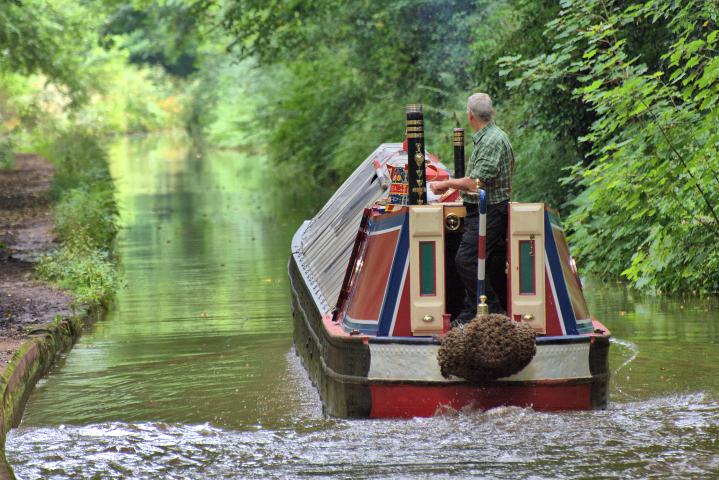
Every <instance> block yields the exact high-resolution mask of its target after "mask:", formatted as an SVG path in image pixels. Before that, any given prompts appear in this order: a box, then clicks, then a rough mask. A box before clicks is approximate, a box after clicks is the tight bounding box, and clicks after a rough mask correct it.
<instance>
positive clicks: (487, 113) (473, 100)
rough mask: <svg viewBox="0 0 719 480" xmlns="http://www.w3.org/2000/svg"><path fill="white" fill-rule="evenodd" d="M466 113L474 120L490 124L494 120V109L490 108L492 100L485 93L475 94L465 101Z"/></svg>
mask: <svg viewBox="0 0 719 480" xmlns="http://www.w3.org/2000/svg"><path fill="white" fill-rule="evenodd" d="M467 111H468V112H470V113H471V114H472V116H473V117H474V118H477V119H479V120H482V121H483V122H491V121H492V118H494V107H493V106H492V98H491V97H490V96H489V95H487V94H486V93H475V94H473V95H470V97H469V98H468V99H467Z"/></svg>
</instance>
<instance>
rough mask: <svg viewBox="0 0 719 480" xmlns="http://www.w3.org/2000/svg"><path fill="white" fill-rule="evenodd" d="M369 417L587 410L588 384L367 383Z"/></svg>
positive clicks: (589, 400) (588, 407) (590, 406)
mask: <svg viewBox="0 0 719 480" xmlns="http://www.w3.org/2000/svg"><path fill="white" fill-rule="evenodd" d="M369 388H370V392H371V395H372V410H371V412H370V417H372V418H412V417H431V416H434V415H436V414H437V413H441V412H442V411H443V410H445V409H447V408H451V409H455V410H457V409H460V408H462V407H465V406H471V408H478V409H482V410H486V409H489V408H494V407H500V406H508V405H511V406H517V407H531V408H533V409H534V410H539V411H560V410H590V409H591V408H592V402H591V384H590V383H581V384H566V383H548V384H539V385H537V384H534V385H517V386H492V387H471V386H469V385H445V386H430V385H370V387H369Z"/></svg>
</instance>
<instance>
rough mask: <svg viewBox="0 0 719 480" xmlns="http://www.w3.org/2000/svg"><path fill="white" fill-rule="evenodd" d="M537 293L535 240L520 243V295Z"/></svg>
mask: <svg viewBox="0 0 719 480" xmlns="http://www.w3.org/2000/svg"><path fill="white" fill-rule="evenodd" d="M536 293H537V288H536V278H535V271H534V240H520V241H519V294H520V295H534V294H536Z"/></svg>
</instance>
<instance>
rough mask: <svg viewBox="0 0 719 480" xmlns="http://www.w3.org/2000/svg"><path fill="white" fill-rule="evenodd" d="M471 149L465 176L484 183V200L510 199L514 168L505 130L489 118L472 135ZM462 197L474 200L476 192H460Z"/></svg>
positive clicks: (477, 199) (471, 201)
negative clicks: (472, 146)
mask: <svg viewBox="0 0 719 480" xmlns="http://www.w3.org/2000/svg"><path fill="white" fill-rule="evenodd" d="M472 141H473V142H474V151H473V152H472V157H471V158H470V159H469V164H468V165H467V176H468V177H472V178H474V179H475V180H476V179H480V180H481V181H482V183H484V190H485V191H486V192H487V204H489V205H492V204H495V203H499V202H503V201H505V200H509V194H510V192H511V190H512V173H513V172H514V152H513V151H512V144H511V143H509V138H507V134H506V133H504V132H503V131H502V130H501V129H500V128H499V127H498V126H496V125H495V124H494V122H491V123H489V124H487V125H486V126H485V127H484V128H482V129H481V130H479V131H478V132H474V134H473V135H472ZM462 199H463V200H464V201H465V202H468V203H477V202H478V201H479V198H478V197H477V196H476V195H468V194H466V193H464V192H462Z"/></svg>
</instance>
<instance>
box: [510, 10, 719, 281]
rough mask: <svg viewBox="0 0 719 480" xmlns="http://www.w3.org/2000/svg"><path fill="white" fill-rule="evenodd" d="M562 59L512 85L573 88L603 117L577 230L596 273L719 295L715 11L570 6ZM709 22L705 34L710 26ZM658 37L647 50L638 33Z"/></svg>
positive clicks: (579, 175)
mask: <svg viewBox="0 0 719 480" xmlns="http://www.w3.org/2000/svg"><path fill="white" fill-rule="evenodd" d="M562 8H563V10H562V11H561V12H560V14H559V16H558V17H557V18H556V19H555V20H553V21H551V22H550V23H548V25H547V27H548V28H547V35H548V36H549V37H550V38H551V39H552V40H553V41H554V42H555V43H554V45H553V47H552V50H551V53H547V54H542V55H539V56H537V57H534V58H532V59H528V60H519V61H518V59H511V58H510V59H505V60H504V63H505V66H506V67H507V68H513V67H514V68H516V70H517V71H521V72H522V73H521V75H520V76H518V77H517V78H516V79H515V80H513V81H512V82H510V83H512V84H513V85H515V86H520V85H521V86H523V87H524V88H529V89H530V90H537V91H541V90H542V89H543V88H544V86H545V85H546V84H554V85H564V86H565V88H568V89H569V88H570V87H571V88H572V90H571V92H572V94H573V95H574V96H575V98H578V99H581V101H582V102H584V104H585V105H586V106H587V109H588V110H590V111H591V112H592V114H593V117H594V120H593V122H592V123H591V125H590V127H589V129H588V131H587V133H586V135H584V136H583V137H582V138H581V140H582V141H584V142H585V143H586V144H587V145H588V146H589V155H588V160H589V162H585V163H579V164H577V165H576V166H575V168H574V170H573V172H572V176H571V179H574V180H576V181H578V183H579V185H580V186H581V187H582V188H583V189H584V191H583V192H582V193H581V195H579V196H578V197H577V199H576V201H575V205H576V209H575V210H574V212H573V213H572V215H571V216H570V217H569V219H568V223H569V225H570V227H571V228H572V229H573V231H574V233H573V235H572V237H571V240H572V242H573V244H574V253H575V254H576V255H578V257H579V258H580V259H581V260H583V261H584V263H585V264H586V265H587V266H588V267H589V268H590V269H591V270H593V271H596V272H599V273H604V274H610V275H619V274H621V275H623V276H625V277H626V278H627V279H629V280H630V281H632V282H634V284H635V285H636V286H637V287H654V288H658V289H660V290H662V291H716V290H717V289H718V288H719V268H717V267H719V251H718V250H717V249H716V248H715V247H714V245H715V244H716V241H717V239H718V237H719V216H718V214H719V211H718V210H717V203H718V202H719V158H718V156H717V148H718V147H719V133H718V132H717V129H716V125H717V124H719V113H718V112H717V109H716V104H717V101H719V61H718V60H717V59H718V58H719V56H718V55H717V53H719V52H718V51H717V50H718V47H717V41H716V38H717V18H718V15H719V10H718V9H717V6H716V5H715V4H711V3H705V2H698V1H689V2H682V3H681V4H679V3H669V2H666V3H662V2H655V1H644V2H630V3H629V4H627V2H608V1H599V0H595V1H586V2H572V1H565V2H563V3H562ZM700 19H701V22H700V21H699V20H700ZM637 29H639V30H651V29H656V30H657V31H658V32H660V34H658V35H654V36H655V37H658V38H659V39H660V40H661V44H660V49H661V50H662V51H663V52H664V53H663V54H662V55H660V56H657V55H656V54H655V50H656V46H651V47H649V48H645V47H644V45H643V44H642V42H643V41H644V40H643V39H642V38H641V37H638V36H637V35H636V30H637Z"/></svg>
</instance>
